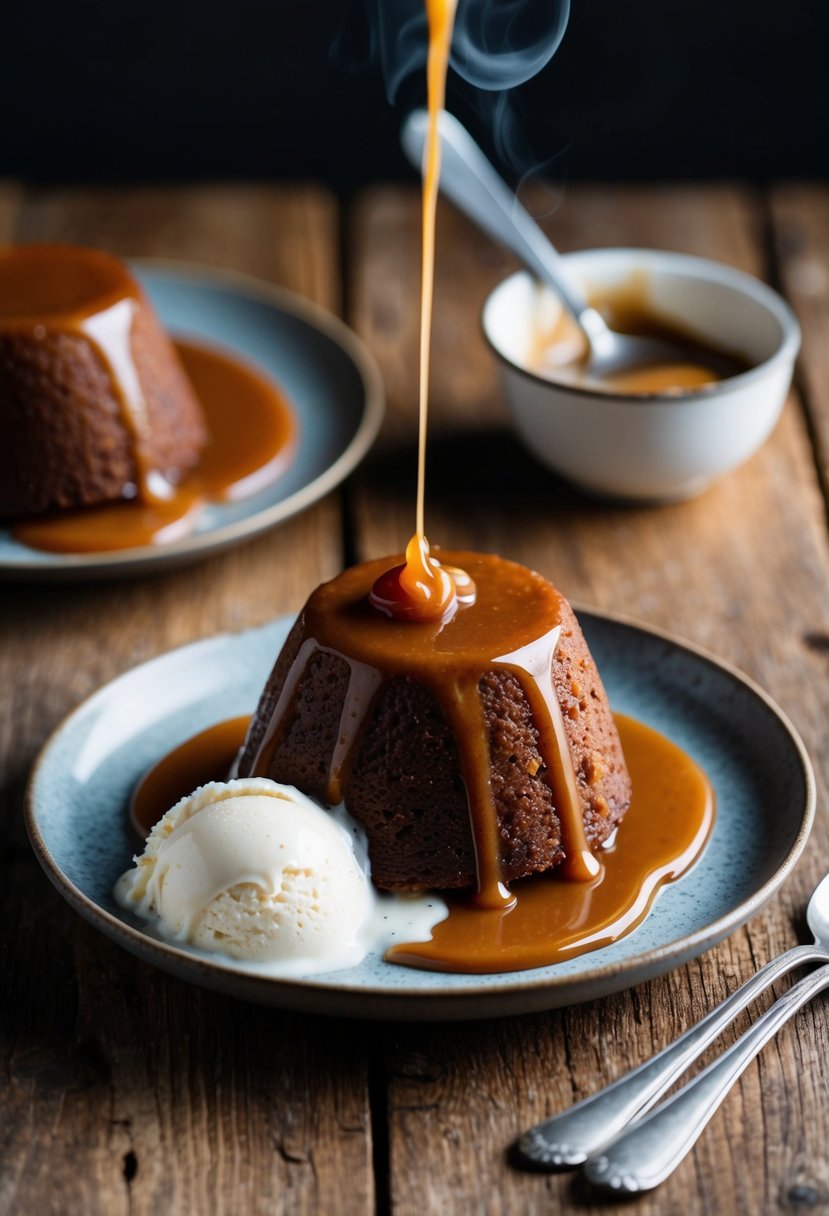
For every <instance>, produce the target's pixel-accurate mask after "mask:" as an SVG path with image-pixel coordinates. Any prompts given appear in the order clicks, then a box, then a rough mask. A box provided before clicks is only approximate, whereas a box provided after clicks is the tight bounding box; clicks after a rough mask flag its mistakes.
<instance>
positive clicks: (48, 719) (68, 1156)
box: [0, 187, 374, 1216]
mask: <svg viewBox="0 0 829 1216" xmlns="http://www.w3.org/2000/svg"><path fill="white" fill-rule="evenodd" d="M17 201H18V203H19V201H20V200H19V197H18V200H17ZM0 234H2V235H3V236H6V237H10V236H16V237H17V238H18V239H23V238H25V239H38V240H72V241H80V242H86V243H89V244H94V245H99V246H105V247H106V248H109V249H112V250H114V251H116V252H118V253H122V254H130V255H132V254H143V255H148V254H151V255H154V256H175V257H178V258H188V259H192V260H194V261H198V262H203V263H207V264H210V265H217V266H218V265H220V266H229V267H231V268H233V269H236V270H241V271H246V272H247V273H251V274H256V275H258V276H260V277H262V278H267V279H270V280H272V281H274V282H277V283H280V284H282V285H283V286H286V287H288V288H291V289H294V290H296V291H298V292H301V293H302V294H304V295H306V296H309V297H311V298H312V299H315V300H316V301H317V302H318V303H320V304H322V305H324V306H326V307H329V308H336V307H337V305H338V301H339V298H340V279H339V266H338V256H337V249H338V232H337V213H336V208H335V206H334V204H333V202H332V200H331V199H330V198H329V197H328V196H327V195H325V194H323V193H320V192H319V191H316V190H313V189H303V188H297V189H295V190H271V189H269V188H261V189H260V188H257V189H256V190H249V189H245V188H242V187H222V188H220V189H212V188H205V189H196V188H192V189H187V190H173V189H171V190H117V191H106V190H68V191H51V190H50V191H37V192H30V193H29V194H28V195H26V197H25V199H23V205H22V207H19V206H18V205H16V204H15V201H14V198H13V196H7V195H6V194H5V193H0ZM342 560H343V551H342V526H341V511H340V502H339V496H331V497H329V498H328V499H327V500H326V501H324V502H322V503H320V504H319V505H318V506H317V507H315V508H313V509H312V510H310V511H308V512H306V513H305V514H303V515H302V516H300V517H298V518H297V519H294V520H292V521H289V522H288V523H286V524H285V525H283V526H281V527H280V528H278V529H277V530H275V531H273V532H271V533H269V534H267V535H266V536H263V537H261V538H259V539H257V540H254V541H252V542H250V543H249V544H246V545H243V546H241V547H239V548H237V549H234V550H232V551H230V552H228V553H226V554H224V555H222V556H218V557H214V558H211V559H209V560H208V561H205V562H202V563H200V564H198V565H195V566H192V567H188V568H186V569H183V570H180V571H176V572H171V573H166V574H160V575H156V576H152V577H146V578H142V579H139V580H135V581H132V582H130V581H125V582H121V583H111V584H103V583H102V584H95V585H90V586H83V585H78V586H59V587H46V586H43V587H25V586H22V585H20V586H5V587H3V588H2V591H0V680H2V682H3V687H4V688H5V689H6V690H7V695H6V697H5V698H4V699H3V703H2V708H0V772H2V774H3V776H2V783H3V784H2V810H1V811H0V825H1V826H0V831H1V832H2V845H0V849H1V850H2V851H1V852H0V864H2V866H3V869H4V875H3V880H2V883H0V903H1V904H2V911H0V935H1V936H2V947H1V948H0V958H2V964H0V965H1V966H2V981H0V987H2V991H3V998H2V1001H0V1060H1V1061H2V1069H3V1073H4V1076H5V1078H6V1084H5V1086H4V1089H5V1096H4V1101H3V1102H2V1104H1V1105H0V1211H2V1212H4V1213H5V1212H9V1213H11V1212H38V1213H40V1212H43V1213H52V1212H54V1213H61V1214H63V1213H69V1214H72V1216H74V1214H75V1213H78V1214H90V1216H98V1214H103V1213H106V1214H107V1216H110V1214H111V1213H118V1212H131V1213H150V1212H165V1213H166V1212H175V1213H187V1214H190V1213H194V1214H199V1213H204V1214H207V1213H215V1212H238V1211H242V1210H244V1211H249V1212H251V1213H266V1212H267V1213H272V1212H318V1211H335V1210H336V1211H343V1212H354V1213H362V1212H365V1211H367V1210H370V1209H371V1207H372V1206H373V1194H374V1184H373V1177H372V1171H371V1151H372V1148H371V1127H370V1112H369V1106H368V1090H367V1079H366V1059H367V1056H368V1046H367V1042H366V1035H365V1032H364V1031H363V1029H362V1028H361V1027H360V1026H358V1025H357V1026H346V1027H338V1026H336V1024H335V1023H328V1022H316V1021H314V1020H313V1019H308V1018H302V1017H299V1016H295V1015H283V1014H280V1013H279V1012H275V1011H273V1010H262V1009H258V1008H256V1007H254V1006H248V1005H242V1004H239V1003H237V1002H233V1001H230V1000H226V999H223V998H221V997H217V996H214V995H212V994H209V993H204V992H200V991H198V990H197V989H194V988H190V987H188V986H186V985H184V984H181V983H178V982H176V981H174V980H171V979H168V978H167V977H166V976H163V975H161V974H160V973H158V972H156V971H154V970H152V969H151V968H149V967H147V966H145V965H143V964H141V963H139V962H137V961H135V960H134V959H132V958H130V957H129V956H127V955H126V954H124V953H123V952H121V951H120V950H118V949H117V948H116V947H115V946H114V945H112V944H111V943H109V942H108V941H106V940H104V939H103V938H102V937H100V936H99V935H98V934H97V933H96V932H94V931H93V930H92V929H91V928H89V927H88V926H86V925H85V924H84V923H83V922H81V921H80V919H79V918H78V917H77V916H76V915H75V914H74V913H72V912H69V911H68V909H67V908H66V906H65V905H64V904H63V903H62V902H61V900H60V899H59V898H58V896H57V895H56V893H54V892H53V891H52V890H51V888H50V887H49V884H48V882H47V881H46V879H45V877H44V876H43V874H41V873H40V871H39V868H38V866H37V864H36V862H35V861H34V859H33V857H32V855H31V852H30V850H29V848H28V846H27V844H26V842H25V839H24V833H23V828H22V820H21V805H22V795H23V787H24V782H25V777H26V774H27V771H28V768H29V766H30V764H31V761H32V759H33V756H34V753H35V750H36V749H37V748H38V747H39V746H40V744H41V743H42V742H43V740H44V738H45V737H46V735H47V733H48V732H49V731H50V730H52V729H53V728H54V727H55V726H56V725H57V723H58V722H59V721H60V719H61V718H62V717H63V716H64V714H65V713H66V712H68V711H69V710H70V709H71V708H73V706H74V705H75V704H77V703H78V702H79V701H80V700H81V699H82V698H83V697H85V696H87V695H88V694H89V693H90V692H92V691H93V690H94V689H95V688H96V687H97V686H99V685H100V684H101V683H103V682H104V681H106V680H108V679H110V678H112V677H113V676H115V675H117V674H118V673H120V672H121V671H124V670H126V669H127V668H129V667H131V666H133V665H134V664H135V663H137V662H140V661H142V660H144V659H146V658H149V657H151V656H152V655H155V654H157V653H159V652H161V651H163V650H166V649H169V648H170V647H172V646H176V645H180V644H181V643H184V642H187V641H190V640H192V639H194V638H197V637H201V636H205V635H209V634H213V633H216V632H220V631H222V630H235V629H241V628H245V627H247V626H251V625H255V624H258V623H260V622H262V621H265V620H267V619H269V618H270V617H273V616H275V615H279V614H282V613H286V612H294V611H296V609H297V608H298V607H299V606H300V604H301V603H302V600H303V599H304V597H305V595H306V592H307V589H308V587H310V586H313V585H314V584H316V583H317V582H319V581H320V580H321V579H323V578H326V577H330V576H331V575H332V574H333V573H335V572H336V570H338V569H339V568H340V566H341V565H342ZM263 675H264V673H263ZM9 692H10V693H11V695H8V694H9ZM344 1178H347V1179H348V1180H349V1185H348V1187H347V1189H346V1190H345V1191H344V1189H343V1185H342V1180H343V1179H344Z"/></svg>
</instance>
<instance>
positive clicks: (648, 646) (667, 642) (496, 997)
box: [27, 612, 814, 1020]
mask: <svg viewBox="0 0 829 1216" xmlns="http://www.w3.org/2000/svg"><path fill="white" fill-rule="evenodd" d="M580 619H581V621H582V624H583V626H584V629H585V634H586V636H587V640H588V643H589V645H590V647H591V649H592V651H593V654H594V656H595V658H596V661H597V663H598V665H599V668H600V670H601V672H602V675H603V677H604V680H605V683H606V685H607V688H608V692H609V695H610V699H611V702H612V704H613V706H614V708H615V709H617V710H620V711H622V712H624V713H627V714H632V715H634V716H635V717H637V718H640V719H641V720H643V721H645V722H647V723H649V724H650V725H651V726H654V727H656V728H657V729H658V730H661V731H662V732H663V733H664V734H666V735H668V736H669V737H670V738H671V739H673V740H674V742H675V743H678V744H679V745H680V747H683V748H684V749H685V750H686V751H687V752H689V753H690V754H691V755H692V756H693V757H694V758H695V759H696V760H697V761H698V762H699V763H700V764H701V765H702V767H703V768H704V769H705V771H706V772H707V773H708V775H709V777H710V778H711V781H712V782H713V784H714V787H715V790H716V796H717V805H718V815H717V822H716V826H715V828H714V833H713V836H712V839H711V841H710V842H709V844H708V847H707V849H706V852H705V853H704V855H703V857H702V858H701V860H700V861H699V862H698V863H697V865H696V866H695V867H694V869H693V871H692V872H691V873H690V874H689V875H688V876H687V877H685V878H683V879H681V880H680V881H679V882H677V883H674V884H672V885H670V886H668V887H666V888H664V889H663V890H662V892H661V893H660V895H659V896H658V897H657V900H656V903H655V905H654V908H653V910H652V911H651V913H650V915H649V917H648V918H647V920H645V922H644V923H643V924H642V925H640V926H639V928H638V929H637V930H636V931H635V932H634V933H632V934H631V935H630V936H629V937H626V938H624V939H622V940H621V941H618V942H615V943H614V944H613V945H611V946H606V947H605V948H604V949H601V950H596V951H595V952H594V953H592V954H585V955H582V956H581V957H579V958H574V959H572V960H568V961H567V962H564V963H559V964H558V965H556V966H553V967H543V968H539V969H536V970H532V971H522V972H512V973H510V974H505V975H483V976H476V975H471V976H470V975H442V974H437V973H435V972H429V971H415V970H412V969H409V968H405V967H397V966H392V965H390V964H388V963H385V962H383V960H382V958H380V957H372V956H369V957H368V958H367V959H365V960H364V961H363V963H361V964H360V966H359V967H355V968H353V969H351V970H348V971H339V972H334V973H331V974H330V975H329V976H323V977H315V978H314V979H309V980H275V979H271V978H265V977H263V976H261V975H257V974H255V973H254V972H252V971H250V970H246V969H245V967H244V966H243V965H241V964H233V963H225V962H220V961H218V960H216V959H215V958H211V957H210V956H209V955H203V954H198V953H196V952H194V951H189V950H187V949H182V948H176V947H174V946H170V945H166V944H161V943H159V942H158V941H156V940H154V939H152V938H150V937H148V936H147V935H146V934H145V933H144V932H142V928H141V922H140V921H138V920H136V919H134V918H132V917H131V916H129V915H128V914H126V913H125V912H123V911H122V910H121V909H120V908H119V907H118V906H117V904H116V903H115V902H114V900H113V898H112V886H113V883H114V882H115V880H116V879H117V878H118V876H119V874H121V872H122V871H123V870H125V869H126V868H127V867H128V865H129V862H130V857H131V855H132V853H133V852H134V848H135V846H134V841H133V839H132V837H131V836H130V834H129V832H128V829H127V824H126V817H125V813H124V807H125V804H126V802H127V799H128V797H129V794H130V791H131V790H132V788H133V786H134V784H135V782H136V780H137V779H138V778H139V777H140V776H141V774H142V773H143V772H144V770H145V769H146V768H147V767H148V766H149V765H151V764H153V763H154V762H155V761H156V760H157V759H159V757H160V756H162V755H163V754H164V753H165V752H166V751H168V750H169V749H170V748H171V747H172V746H174V745H175V744H177V743H178V742H180V741H182V740H184V739H185V738H187V737H189V736H190V735H192V734H194V733H195V732H196V731H198V730H201V729H203V728H204V727H206V726H208V725H210V724H211V723H213V722H217V721H219V720H221V719H222V718H227V717H232V716H234V715H238V714H242V713H245V712H249V711H251V710H252V709H253V707H254V705H255V703H256V700H257V697H258V694H259V690H260V687H261V685H262V683H263V681H264V678H265V675H266V673H267V672H268V671H269V670H270V667H271V665H272V663H273V659H274V656H275V655H276V652H277V651H278V649H279V647H280V646H281V644H282V641H283V639H284V638H285V636H286V633H287V630H288V627H289V625H290V622H289V621H287V620H280V621H275V622H273V623H272V624H270V625H267V626H265V627H264V628H261V629H256V630H252V631H250V632H248V633H242V634H237V635H227V636H220V637H216V638H212V639H209V640H208V641H204V642H197V643H195V644H194V645H191V646H185V647H184V648H183V649H181V650H176V651H173V652H172V653H171V654H168V655H164V656H162V657H161V658H158V659H155V660H153V661H152V662H150V663H145V664H143V665H142V666H141V667H137V668H136V669H135V670H134V671H131V672H128V673H127V674H126V675H124V676H121V677H120V678H119V679H117V680H115V681H113V683H111V684H108V685H106V687H104V688H102V689H101V690H100V691H99V692H98V693H96V694H95V695H94V696H93V697H91V698H90V699H89V700H88V701H86V702H85V703H84V704H83V705H81V707H80V708H79V709H77V710H76V711H75V712H74V713H73V714H72V715H71V716H70V717H69V718H67V720H66V721H65V722H64V724H63V725H62V726H61V727H60V728H59V729H58V731H57V732H56V733H55V734H54V735H53V736H52V738H51V740H50V741H49V742H48V743H47V745H46V747H45V748H44V750H43V751H42V753H41V755H40V758H39V760H38V762H37V765H36V766H35V769H34V772H33V774H32V778H31V782H30V786H29V794H28V807H27V824H28V829H29V834H30V837H31V840H32V843H33V845H34V848H35V851H36V853H37V855H38V858H39V859H40V862H41V864H42V865H43V867H44V869H45V870H46V873H47V874H48V875H49V877H50V878H51V880H52V882H53V883H54V884H55V886H56V887H57V888H58V890H59V891H60V893H61V894H62V895H63V896H64V898H65V899H66V900H68V902H69V903H70V904H72V906H73V907H74V908H76V909H77V910H78V911H79V912H80V913H81V915H82V916H84V917H86V919H87V920H89V921H90V922H91V923H92V924H93V925H95V926H96V927H97V928H98V929H100V930H101V931H102V932H103V933H105V934H107V936H108V937H111V938H112V939H113V940H114V941H116V942H118V943H119V944H120V945H122V946H125V947H126V949H127V950H130V951H131V952H132V953H133V954H136V955H138V957H139V958H142V959H144V960H146V961H147V962H150V963H153V964H155V965H156V966H158V967H161V968H163V969H164V970H165V971H169V972H170V973H171V974H173V975H176V976H179V977H180V978H181V979H186V980H190V981H192V982H194V983H197V984H203V985H205V986H207V987H210V988H216V989H218V990H219V991H221V992H226V993H232V994H234V995H236V996H240V997H244V998H248V999H251V1000H256V1001H263V1002H267V1003H270V1004H273V1005H280V1006H284V1007H286V1008H293V1009H303V1010H309V1011H313V1012H316V1013H329V1014H340V1015H347V1016H356V1017H377V1018H396V1019H401V1020H411V1019H443V1018H483V1017H494V1016H500V1015H503V1014H517V1013H527V1012H531V1011H534V1010H538V1009H548V1008H552V1007H554V1006H558V1005H568V1004H572V1003H574V1002H576V1001H583V1000H587V999H590V998H592V997H598V996H602V995H604V994H606V993H610V992H617V991H619V990H620V989H623V988H627V987H630V986H631V985H633V984H637V983H640V982H641V981H643V980H646V979H649V978H650V977H652V976H655V975H659V974H660V973H661V972H664V971H668V970H669V969H670V968H672V967H675V966H677V964H679V963H681V962H683V961H685V960H686V959H689V958H692V957H694V956H695V955H697V954H700V953H701V952H702V951H703V950H706V949H708V947H710V946H712V945H713V944H714V943H715V942H718V941H720V939H721V938H723V937H725V936H726V934H728V933H731V932H733V930H734V929H736V928H737V927H738V926H739V925H741V924H743V923H744V922H745V921H746V920H747V919H748V918H749V917H750V916H751V915H752V914H753V913H754V912H756V911H757V910H758V909H759V908H760V907H761V906H762V905H763V904H764V903H765V902H766V900H767V899H769V897H770V896H771V895H773V894H774V892H775V891H776V890H777V888H778V887H779V886H780V884H781V883H782V881H783V879H784V878H785V877H786V875H787V874H788V873H789V871H790V870H791V868H792V866H793V865H794V863H795V861H796V860H797V857H798V856H799V854H800V852H801V850H802V849H803V846H804V845H805V843H806V839H807V837H808V834H809V829H810V827H811V823H812V817H813V814H814V779H813V776H812V770H811V766H810V764H809V760H808V757H807V756H806V753H805V751H804V749H803V745H802V743H801V742H800V740H799V738H798V737H797V735H796V733H795V732H794V730H793V728H792V726H791V725H790V723H789V722H788V721H787V719H786V718H785V717H784V715H783V714H782V713H781V711H780V710H779V709H778V708H777V707H776V706H775V705H774V704H773V702H772V701H770V700H769V698H768V697H767V696H766V695H765V694H764V693H763V692H761V691H760V690H759V689H758V688H757V687H756V686H754V685H753V684H751V683H750V682H749V681H748V680H747V679H746V678H745V677H744V676H742V675H740V674H739V673H738V672H736V671H733V670H731V669H729V668H728V667H725V666H723V665H722V664H720V663H718V662H716V661H715V660H714V659H712V658H710V657H709V656H707V655H705V654H703V653H701V652H699V651H696V650H693V649H691V648H690V647H688V646H684V645H682V644H680V643H679V642H677V641H675V640H674V639H672V638H670V637H667V636H665V635H663V634H659V633H656V632H653V631H651V630H647V629H643V628H641V627H638V626H636V625H635V624H633V623H631V622H628V621H625V620H623V619H620V618H619V619H617V618H612V617H607V616H600V615H597V614H595V613H591V612H581V613H580Z"/></svg>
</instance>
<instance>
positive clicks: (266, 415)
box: [12, 341, 298, 553]
mask: <svg viewBox="0 0 829 1216" xmlns="http://www.w3.org/2000/svg"><path fill="white" fill-rule="evenodd" d="M173 345H174V346H175V349H176V351H177V353H178V356H179V359H180V360H181V362H182V364H183V365H184V369H185V371H186V372H187V376H188V378H189V380H190V383H191V385H192V387H193V390H194V392H195V394H196V397H197V398H198V401H199V404H200V405H201V407H202V412H203V414H204V418H205V422H206V424H207V432H208V437H207V443H206V444H205V447H204V448H203V449H202V452H201V455H200V457H199V461H198V464H197V465H196V467H195V469H193V470H192V472H190V473H189V474H188V475H187V476H186V477H185V478H184V480H183V481H182V482H181V483H180V484H179V485H178V486H175V487H171V490H170V495H169V497H167V498H164V499H152V498H149V497H146V496H144V495H140V496H139V497H138V498H136V499H133V500H132V501H129V502H127V501H122V502H113V503H105V504H102V505H101V506H96V507H87V508H85V509H82V510H76V511H60V512H55V513H54V514H50V515H47V516H43V517H41V518H39V519H31V520H26V521H24V522H22V523H16V524H15V525H14V526H13V528H12V535H13V536H14V537H15V538H16V539H17V540H19V541H21V542H22V543H23V544H25V545H29V546H31V547H32V548H34V549H45V550H48V551H50V552H53V553H95V552H104V551H112V550H116V549H132V548H138V547H140V546H143V545H155V544H164V543H169V542H170V541H174V540H178V539H179V538H181V537H183V536H186V535H188V534H189V533H190V532H192V530H193V527H194V524H195V518H196V516H197V514H198V512H199V510H200V509H201V508H202V507H203V506H204V505H205V503H207V502H210V501H228V500H235V499H238V498H244V497H247V496H248V495H249V494H254V493H256V492H257V491H258V490H260V489H262V488H263V487H264V486H266V485H268V484H269V483H270V482H272V481H274V480H275V479H276V478H277V477H278V476H279V475H280V473H282V472H284V470H285V468H286V467H287V466H288V464H289V463H290V461H291V458H292V456H293V454H294V451H295V448H296V440H297V433H298V430H297V422H296V418H295V415H294V412H293V410H292V409H291V406H290V405H289V403H288V401H287V400H286V399H285V397H284V396H283V395H282V393H281V392H280V391H279V390H278V389H277V388H276V386H275V385H274V384H272V383H271V382H270V381H269V380H267V379H265V377H264V376H261V375H260V374H259V373H258V372H257V371H256V370H255V369H254V368H253V367H251V366H249V365H248V364H246V363H244V362H242V361H241V360H239V359H237V358H235V357H233V356H232V355H230V354H228V353H227V352H225V351H221V350H218V349H216V348H212V347H209V346H202V345H200V344H197V343H194V342H184V341H177V342H174V344H173Z"/></svg>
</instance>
